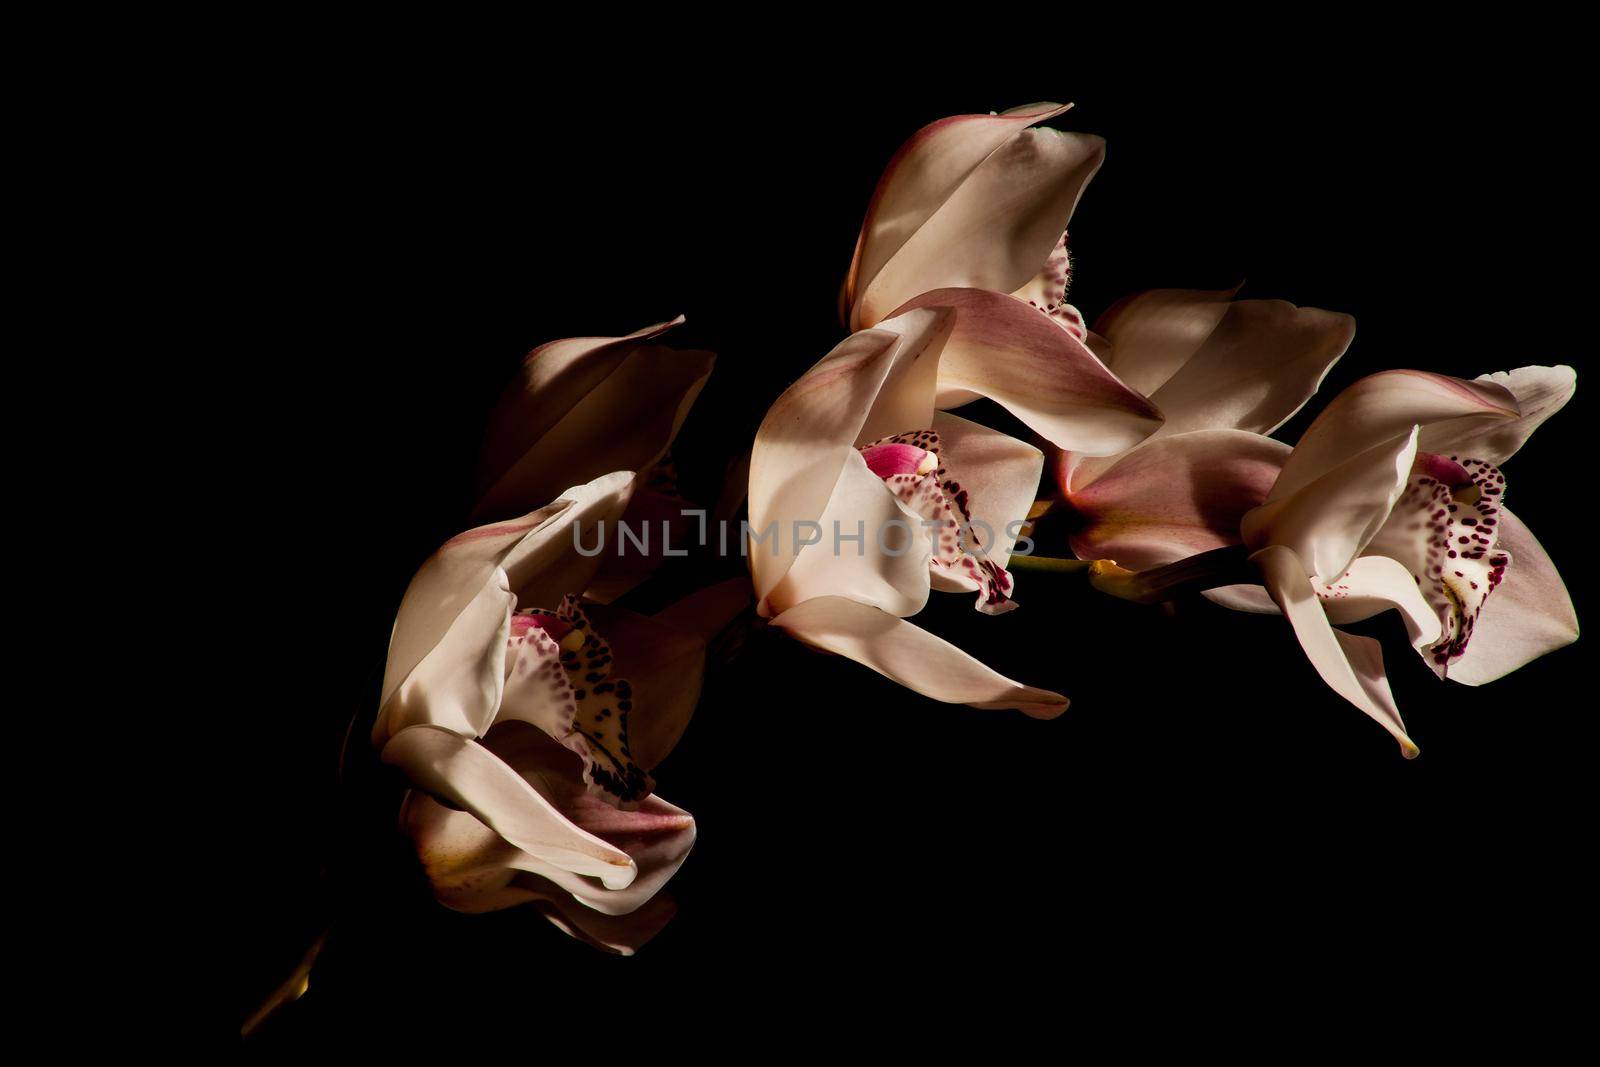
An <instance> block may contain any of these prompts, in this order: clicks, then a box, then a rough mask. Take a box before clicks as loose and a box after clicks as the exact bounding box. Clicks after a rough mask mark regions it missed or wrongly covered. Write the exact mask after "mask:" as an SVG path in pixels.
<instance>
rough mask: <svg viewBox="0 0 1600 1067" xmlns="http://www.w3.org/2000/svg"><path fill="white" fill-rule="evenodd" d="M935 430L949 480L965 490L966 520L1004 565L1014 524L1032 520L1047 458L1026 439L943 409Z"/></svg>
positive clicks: (996, 562)
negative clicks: (1030, 516) (1020, 438)
mask: <svg viewBox="0 0 1600 1067" xmlns="http://www.w3.org/2000/svg"><path fill="white" fill-rule="evenodd" d="M933 430H934V432H935V433H937V434H938V435H939V439H940V441H941V442H942V443H943V457H944V462H945V465H946V467H947V468H948V470H949V472H950V477H951V478H952V479H954V480H955V481H956V482H957V483H958V484H959V486H960V488H961V489H962V490H963V491H965V493H966V497H965V500H964V503H965V507H966V514H967V519H968V521H969V522H970V523H971V525H972V527H973V531H974V533H975V534H976V536H977V539H978V542H979V544H980V545H981V546H982V548H983V549H984V554H985V555H986V556H987V558H988V559H989V561H990V562H992V563H993V564H994V565H995V566H997V567H1004V566H1005V565H1006V563H1007V562H1008V561H1009V560H1010V558H1011V548H1012V546H1013V545H1015V544H1016V542H1017V539H1016V536H1015V535H1014V534H1013V533H1012V532H1011V530H1012V529H1014V528H1013V527H1012V526H1011V524H1012V523H1013V522H1017V521H1020V520H1023V519H1026V518H1027V516H1028V509H1029V508H1031V507H1032V506H1033V502H1034V499H1035V498H1036V497H1037V496H1038V494H1039V474H1040V472H1041V471H1042V470H1043V468H1044V454H1043V453H1042V452H1040V451H1039V450H1038V449H1037V448H1034V447H1033V446H1032V445H1030V444H1028V443H1027V442H1025V441H1019V440H1017V439H1016V438H1015V437H1012V436H1010V435H1009V434H1003V433H1000V432H999V431H998V430H991V429H989V428H988V427H987V426H980V425H978V424H977V423H975V422H968V421H967V420H966V419H963V418H961V417H959V416H957V415H951V414H950V413H948V412H944V411H940V412H937V413H936V414H935V415H934V416H933Z"/></svg>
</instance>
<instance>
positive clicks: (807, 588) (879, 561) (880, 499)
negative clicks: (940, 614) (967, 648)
mask: <svg viewBox="0 0 1600 1067" xmlns="http://www.w3.org/2000/svg"><path fill="white" fill-rule="evenodd" d="M816 523H817V526H816V528H814V529H809V530H807V531H805V535H806V536H807V537H808V538H809V537H811V536H815V537H819V538H820V541H818V542H817V543H815V544H811V545H809V546H807V547H804V548H801V549H800V550H799V554H798V555H797V556H796V557H795V558H794V560H793V561H792V562H791V564H790V566H789V568H788V570H787V571H786V572H785V574H784V576H783V577H782V578H781V579H780V580H779V581H778V583H777V584H776V585H774V586H773V587H772V588H771V589H770V590H768V592H767V595H766V597H765V598H764V600H763V602H762V609H763V611H764V613H767V614H778V613H779V612H782V611H784V610H785V609H786V608H789V607H791V606H793V605H795V604H798V603H800V602H801V601H803V600H809V599H811V598H812V597H819V596H832V595H838V596H847V597H849V598H851V599H852V600H857V601H860V602H861V603H863V604H871V605H872V606H873V607H875V608H879V609H881V610H883V611H886V612H888V613H889V614H891V615H901V616H904V615H915V614H916V613H917V612H919V611H921V610H922V609H923V607H924V606H926V605H927V603H928V591H929V589H930V584H929V581H930V579H929V576H928V559H929V556H930V555H931V543H930V539H929V536H928V533H927V531H926V529H925V528H924V527H923V525H922V518H921V517H920V516H918V515H917V514H916V513H915V512H913V511H912V510H910V509H909V508H907V507H906V506H905V505H904V504H903V503H902V502H901V500H900V499H899V497H897V496H896V495H895V494H894V493H893V492H891V491H890V489H889V488H888V487H887V486H886V485H884V483H883V479H882V478H879V477H878V476H877V475H876V474H873V473H872V471H871V470H870V469H869V468H868V467H867V463H866V460H864V459H862V458H861V453H860V452H857V451H855V450H854V449H851V450H850V451H849V452H848V453H847V454H846V456H845V462H844V469H843V470H842V471H840V473H839V480H838V482H837V483H836V484H835V485H834V490H833V495H832V496H831V497H829V499H828V506H827V507H826V508H824V509H823V512H822V514H821V515H819V516H817V519H816ZM786 532H788V533H791V534H792V532H793V531H792V530H791V531H786ZM847 538H848V540H846V539H847ZM795 541H796V543H797V544H798V538H795ZM775 544H776V542H775ZM750 552H751V560H752V562H755V561H757V560H761V559H763V558H770V557H769V556H767V553H768V549H767V547H766V546H765V545H760V546H756V545H752V546H751V547H750Z"/></svg>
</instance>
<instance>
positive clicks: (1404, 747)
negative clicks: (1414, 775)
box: [1400, 737, 1422, 760]
mask: <svg viewBox="0 0 1600 1067" xmlns="http://www.w3.org/2000/svg"><path fill="white" fill-rule="evenodd" d="M1400 754H1401V755H1402V756H1404V757H1405V758H1406V759H1408V760H1409V759H1416V758H1417V757H1418V756H1420V755H1422V749H1420V748H1418V747H1417V746H1416V743H1415V742H1414V741H1412V740H1411V739H1410V738H1409V737H1406V738H1402V739H1401V740H1400Z"/></svg>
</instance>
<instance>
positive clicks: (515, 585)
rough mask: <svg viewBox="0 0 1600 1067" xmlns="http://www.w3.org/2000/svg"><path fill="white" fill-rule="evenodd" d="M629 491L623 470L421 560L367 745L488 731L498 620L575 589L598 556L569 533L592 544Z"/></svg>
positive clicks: (399, 619) (495, 689)
mask: <svg viewBox="0 0 1600 1067" xmlns="http://www.w3.org/2000/svg"><path fill="white" fill-rule="evenodd" d="M632 489H633V476H632V475H631V474H629V473H628V472H626V471H618V472H615V473H613V474H608V475H606V476H605V477H603V478H596V479H595V480H594V481H592V482H590V483H588V484H587V485H575V486H572V487H571V488H570V489H568V490H567V491H566V492H565V493H564V494H562V498H561V499H559V500H557V501H556V502H555V503H553V504H551V505H549V506H548V507H544V508H540V509H539V510H538V511H535V512H530V513H529V514H527V515H524V516H523V517H522V518H520V519H516V520H514V521H511V522H503V523H495V524H492V525H489V526H480V527H478V528H477V529H474V530H468V531H467V532H466V533H463V534H459V535H457V536H456V537H453V538H451V539H450V540H449V541H447V542H446V543H445V544H444V545H443V546H441V547H440V548H439V550H438V551H437V552H435V553H434V554H433V555H432V556H430V557H429V558H428V559H427V561H425V562H424V563H423V565H422V566H421V568H419V569H418V571H417V573H416V575H415V576H414V577H413V578H412V579H411V584H410V585H409V586H407V587H406V592H405V596H404V597H403V598H402V599H401V601H400V610H399V612H398V614H397V616H396V618H395V624H394V631H393V634H392V635H391V636H390V639H389V654H388V661H387V663H386V665H385V668H384V675H383V688H382V691H381V696H380V698H379V704H378V707H379V714H378V717H377V721H376V722H375V723H374V724H373V731H372V743H373V744H374V745H375V746H380V747H381V746H382V745H383V743H384V742H385V741H386V740H388V738H389V737H390V736H391V735H392V734H394V733H395V732H397V731H398V730H400V729H401V728H403V727H404V726H407V725H412V724H415V723H421V722H433V723H437V724H440V725H448V726H449V727H450V728H451V729H454V730H456V731H457V732H461V733H463V734H471V735H476V734H478V733H481V732H482V730H483V729H487V725H488V723H489V722H490V721H492V720H493V716H494V711H495V707H496V706H497V705H498V703H499V694H500V688H499V687H500V684H501V679H500V678H499V677H498V676H497V674H496V671H497V668H496V666H495V661H494V657H495V656H500V657H502V658H501V661H500V662H502V663H503V656H504V647H505V639H506V630H505V627H506V626H507V625H508V623H507V621H506V620H503V619H502V618H501V616H500V613H501V612H502V611H509V608H510V607H511V606H514V604H516V603H522V604H526V605H532V606H541V605H552V604H556V603H559V602H560V600H561V598H562V597H563V596H565V595H566V594H567V593H570V592H577V591H579V590H581V589H582V588H583V587H584V585H585V584H586V583H587V582H588V581H589V579H590V578H591V577H593V575H594V572H595V570H596V568H598V567H599V565H600V557H599V556H595V557H593V558H588V559H586V558H584V557H583V556H581V555H579V553H578V552H577V550H576V549H575V548H574V547H573V535H574V527H576V528H577V529H578V530H579V531H580V532H582V531H588V532H585V533H584V534H583V536H584V537H585V538H586V540H585V544H589V543H591V542H592V539H593V538H594V537H595V536H596V533H595V531H596V530H597V528H599V527H603V526H604V525H605V524H607V523H610V522H614V521H615V520H616V518H617V516H618V515H620V514H621V513H622V509H623V507H624V506H625V505H626V503H627V498H628V494H629V493H631V492H632ZM508 598H509V599H508ZM496 633H498V637H497V638H496V637H495V636H493V635H494V634H496ZM495 646H498V648H496V647H495ZM435 649H438V650H439V651H438V653H437V655H434V652H435ZM430 657H431V658H430ZM402 688H404V689H405V692H404V693H402V692H401V690H402Z"/></svg>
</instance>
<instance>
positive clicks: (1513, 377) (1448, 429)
mask: <svg viewBox="0 0 1600 1067" xmlns="http://www.w3.org/2000/svg"><path fill="white" fill-rule="evenodd" d="M1478 381H1480V382H1487V383H1489V384H1491V385H1497V386H1500V387H1502V388H1504V389H1505V390H1507V391H1508V392H1509V393H1511V395H1512V396H1514V397H1515V398H1516V401H1517V407H1518V408H1519V409H1520V410H1521V414H1520V415H1518V416H1517V417H1516V418H1514V419H1508V418H1504V417H1501V416H1500V415H1499V414H1498V413H1497V414H1494V415H1488V416H1482V415H1479V416H1467V417H1465V418H1460V419H1451V420H1450V421H1448V422H1440V423H1435V424H1434V425H1432V426H1429V427H1427V428H1425V429H1424V430H1423V431H1422V447H1423V448H1424V449H1426V450H1427V451H1429V452H1439V453H1443V454H1445V455H1453V456H1471V457H1473V458H1475V459H1481V460H1484V461H1486V462H1488V463H1493V464H1495V465H1496V466H1498V465H1500V464H1502V463H1504V462H1505V461H1506V460H1508V459H1510V458H1511V457H1512V456H1513V455H1515V454H1516V452H1517V450H1518V449H1520V448H1521V447H1522V445H1523V443H1524V442H1525V441H1527V440H1528V438H1529V436H1531V435H1532V434H1533V431H1535V430H1537V429H1538V428H1539V427H1540V426H1541V425H1543V424H1544V421H1545V420H1546V419H1548V418H1549V417H1550V416H1552V415H1554V414H1555V413H1556V412H1558V411H1560V410H1561V409H1562V408H1563V407H1565V406H1566V403H1567V401H1569V400H1571V399H1572V394H1573V391H1574V390H1575V389H1577V387H1578V374H1577V372H1576V371H1574V370H1573V369H1572V368H1571V367H1567V366H1560V367H1518V368H1517V369H1516V370H1512V371H1500V372H1498V373H1495V374H1484V375H1481V376H1479V378H1478Z"/></svg>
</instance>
